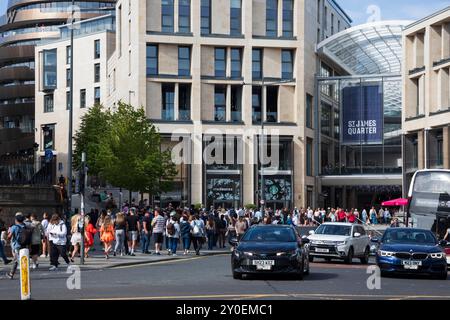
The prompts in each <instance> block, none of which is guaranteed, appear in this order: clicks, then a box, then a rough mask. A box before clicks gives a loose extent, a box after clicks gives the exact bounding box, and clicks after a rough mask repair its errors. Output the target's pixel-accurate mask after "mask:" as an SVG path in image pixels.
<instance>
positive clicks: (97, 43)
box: [94, 40, 101, 59]
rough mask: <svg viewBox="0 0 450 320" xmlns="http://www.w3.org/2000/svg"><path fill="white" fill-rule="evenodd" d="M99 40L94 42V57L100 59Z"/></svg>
mask: <svg viewBox="0 0 450 320" xmlns="http://www.w3.org/2000/svg"><path fill="white" fill-rule="evenodd" d="M100 49H101V48H100V40H95V42H94V59H100Z"/></svg>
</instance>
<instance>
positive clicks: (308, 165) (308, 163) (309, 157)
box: [306, 138, 313, 177]
mask: <svg viewBox="0 0 450 320" xmlns="http://www.w3.org/2000/svg"><path fill="white" fill-rule="evenodd" d="M312 153H313V145H312V140H311V139H309V138H307V139H306V175H307V176H310V177H311V176H312V175H313V168H312V155H313V154H312Z"/></svg>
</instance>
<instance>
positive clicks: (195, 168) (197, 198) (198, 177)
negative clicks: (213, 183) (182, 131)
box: [191, 135, 206, 205]
mask: <svg viewBox="0 0 450 320" xmlns="http://www.w3.org/2000/svg"><path fill="white" fill-rule="evenodd" d="M192 139H194V141H192V144H191V146H192V158H193V164H192V166H191V202H192V203H193V204H196V203H203V163H202V160H203V147H202V137H201V135H193V136H192ZM205 200H206V199H205ZM203 204H204V205H206V204H205V203H203Z"/></svg>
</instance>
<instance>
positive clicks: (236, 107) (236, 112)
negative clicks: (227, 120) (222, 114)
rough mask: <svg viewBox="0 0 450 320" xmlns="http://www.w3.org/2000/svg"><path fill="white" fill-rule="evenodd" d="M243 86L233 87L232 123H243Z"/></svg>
mask: <svg viewBox="0 0 450 320" xmlns="http://www.w3.org/2000/svg"><path fill="white" fill-rule="evenodd" d="M241 112H242V86H231V121H232V122H240V121H242V114H241Z"/></svg>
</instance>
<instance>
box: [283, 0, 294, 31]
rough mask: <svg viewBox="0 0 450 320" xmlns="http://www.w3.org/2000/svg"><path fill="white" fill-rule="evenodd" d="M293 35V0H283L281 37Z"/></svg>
mask: <svg viewBox="0 0 450 320" xmlns="http://www.w3.org/2000/svg"><path fill="white" fill-rule="evenodd" d="M293 36H294V0H283V37H293Z"/></svg>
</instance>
